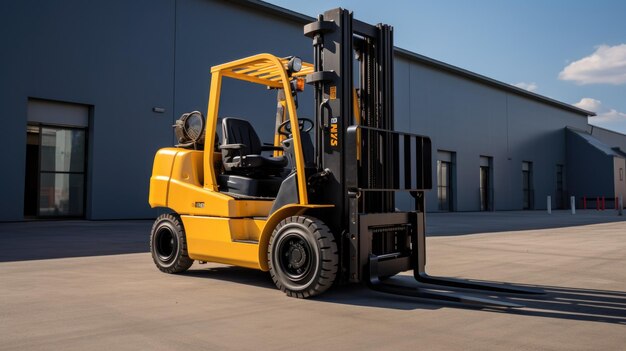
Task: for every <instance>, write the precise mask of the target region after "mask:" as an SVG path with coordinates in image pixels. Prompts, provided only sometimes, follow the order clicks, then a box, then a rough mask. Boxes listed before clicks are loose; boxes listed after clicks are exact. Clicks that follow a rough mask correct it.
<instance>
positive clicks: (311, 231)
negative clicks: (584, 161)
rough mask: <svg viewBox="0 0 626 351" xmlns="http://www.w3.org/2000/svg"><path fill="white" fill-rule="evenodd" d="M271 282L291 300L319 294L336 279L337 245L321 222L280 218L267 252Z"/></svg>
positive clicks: (302, 217)
mask: <svg viewBox="0 0 626 351" xmlns="http://www.w3.org/2000/svg"><path fill="white" fill-rule="evenodd" d="M267 257H268V264H269V268H270V274H271V275H272V279H273V280H274V283H275V284H276V286H277V287H278V289H280V290H281V291H283V292H284V293H286V294H287V295H288V296H291V297H297V298H307V297H311V296H315V295H319V294H321V293H323V292H324V291H326V290H327V289H328V288H330V287H331V285H333V282H334V281H335V277H336V276H337V265H338V262H339V258H338V255H337V244H336V243H335V239H334V237H333V234H332V233H331V231H330V229H328V226H326V224H324V222H322V221H320V220H319V219H317V218H313V217H309V216H293V217H287V218H285V219H283V220H282V221H281V222H280V223H278V225H277V226H276V228H275V229H274V232H273V233H272V236H271V237H270V242H269V246H268V249H267Z"/></svg>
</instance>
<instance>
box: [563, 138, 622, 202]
mask: <svg viewBox="0 0 626 351" xmlns="http://www.w3.org/2000/svg"><path fill="white" fill-rule="evenodd" d="M566 145H567V166H566V168H567V169H566V173H567V183H568V186H569V188H570V189H571V196H576V200H577V204H578V206H580V198H582V197H583V196H587V197H595V196H603V195H604V196H612V194H614V193H615V189H614V169H613V167H614V160H613V156H611V155H607V154H605V153H604V152H602V151H600V150H598V149H596V148H595V147H593V146H592V145H590V144H589V143H588V142H587V141H586V140H584V139H583V138H582V137H580V136H579V135H576V134H575V133H574V132H571V131H567V130H566ZM588 206H589V208H593V206H595V204H589V205H588Z"/></svg>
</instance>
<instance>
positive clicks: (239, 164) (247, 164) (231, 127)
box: [220, 117, 287, 176]
mask: <svg viewBox="0 0 626 351" xmlns="http://www.w3.org/2000/svg"><path fill="white" fill-rule="evenodd" d="M222 138H223V141H224V143H223V144H222V145H220V149H221V150H222V162H223V164H224V169H225V170H226V172H227V173H231V174H241V175H245V176H253V175H261V176H268V175H278V174H280V173H281V172H282V171H283V169H284V167H285V166H286V165H287V158H286V157H285V156H280V157H269V156H262V155H261V151H271V150H274V149H275V147H273V146H266V147H264V146H262V145H261V141H260V140H259V136H258V135H257V134H256V132H255V131H254V128H252V125H251V124H250V123H249V122H248V121H246V120H243V119H238V118H232V117H226V118H224V119H222Z"/></svg>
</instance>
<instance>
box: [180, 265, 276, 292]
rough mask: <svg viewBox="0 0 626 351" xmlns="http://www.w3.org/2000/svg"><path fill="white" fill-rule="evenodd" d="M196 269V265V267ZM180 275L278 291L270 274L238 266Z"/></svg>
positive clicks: (205, 269) (192, 270) (220, 267)
mask: <svg viewBox="0 0 626 351" xmlns="http://www.w3.org/2000/svg"><path fill="white" fill-rule="evenodd" d="M194 267H196V265H194ZM180 275H182V276H186V277H193V278H203V279H214V280H221V281H226V282H231V283H237V284H245V285H251V286H256V287H259V288H267V289H276V285H274V282H273V281H272V278H271V277H270V275H269V273H267V272H263V271H259V270H256V269H249V268H244V267H237V266H219V267H210V268H202V269H191V270H188V271H186V272H184V273H181V274H180Z"/></svg>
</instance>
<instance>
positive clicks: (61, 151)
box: [41, 127, 85, 172]
mask: <svg viewBox="0 0 626 351" xmlns="http://www.w3.org/2000/svg"><path fill="white" fill-rule="evenodd" d="M84 170H85V131H84V130H81V129H61V128H53V127H42V128H41V171H43V172H46V171H47V172H83V171H84Z"/></svg>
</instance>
